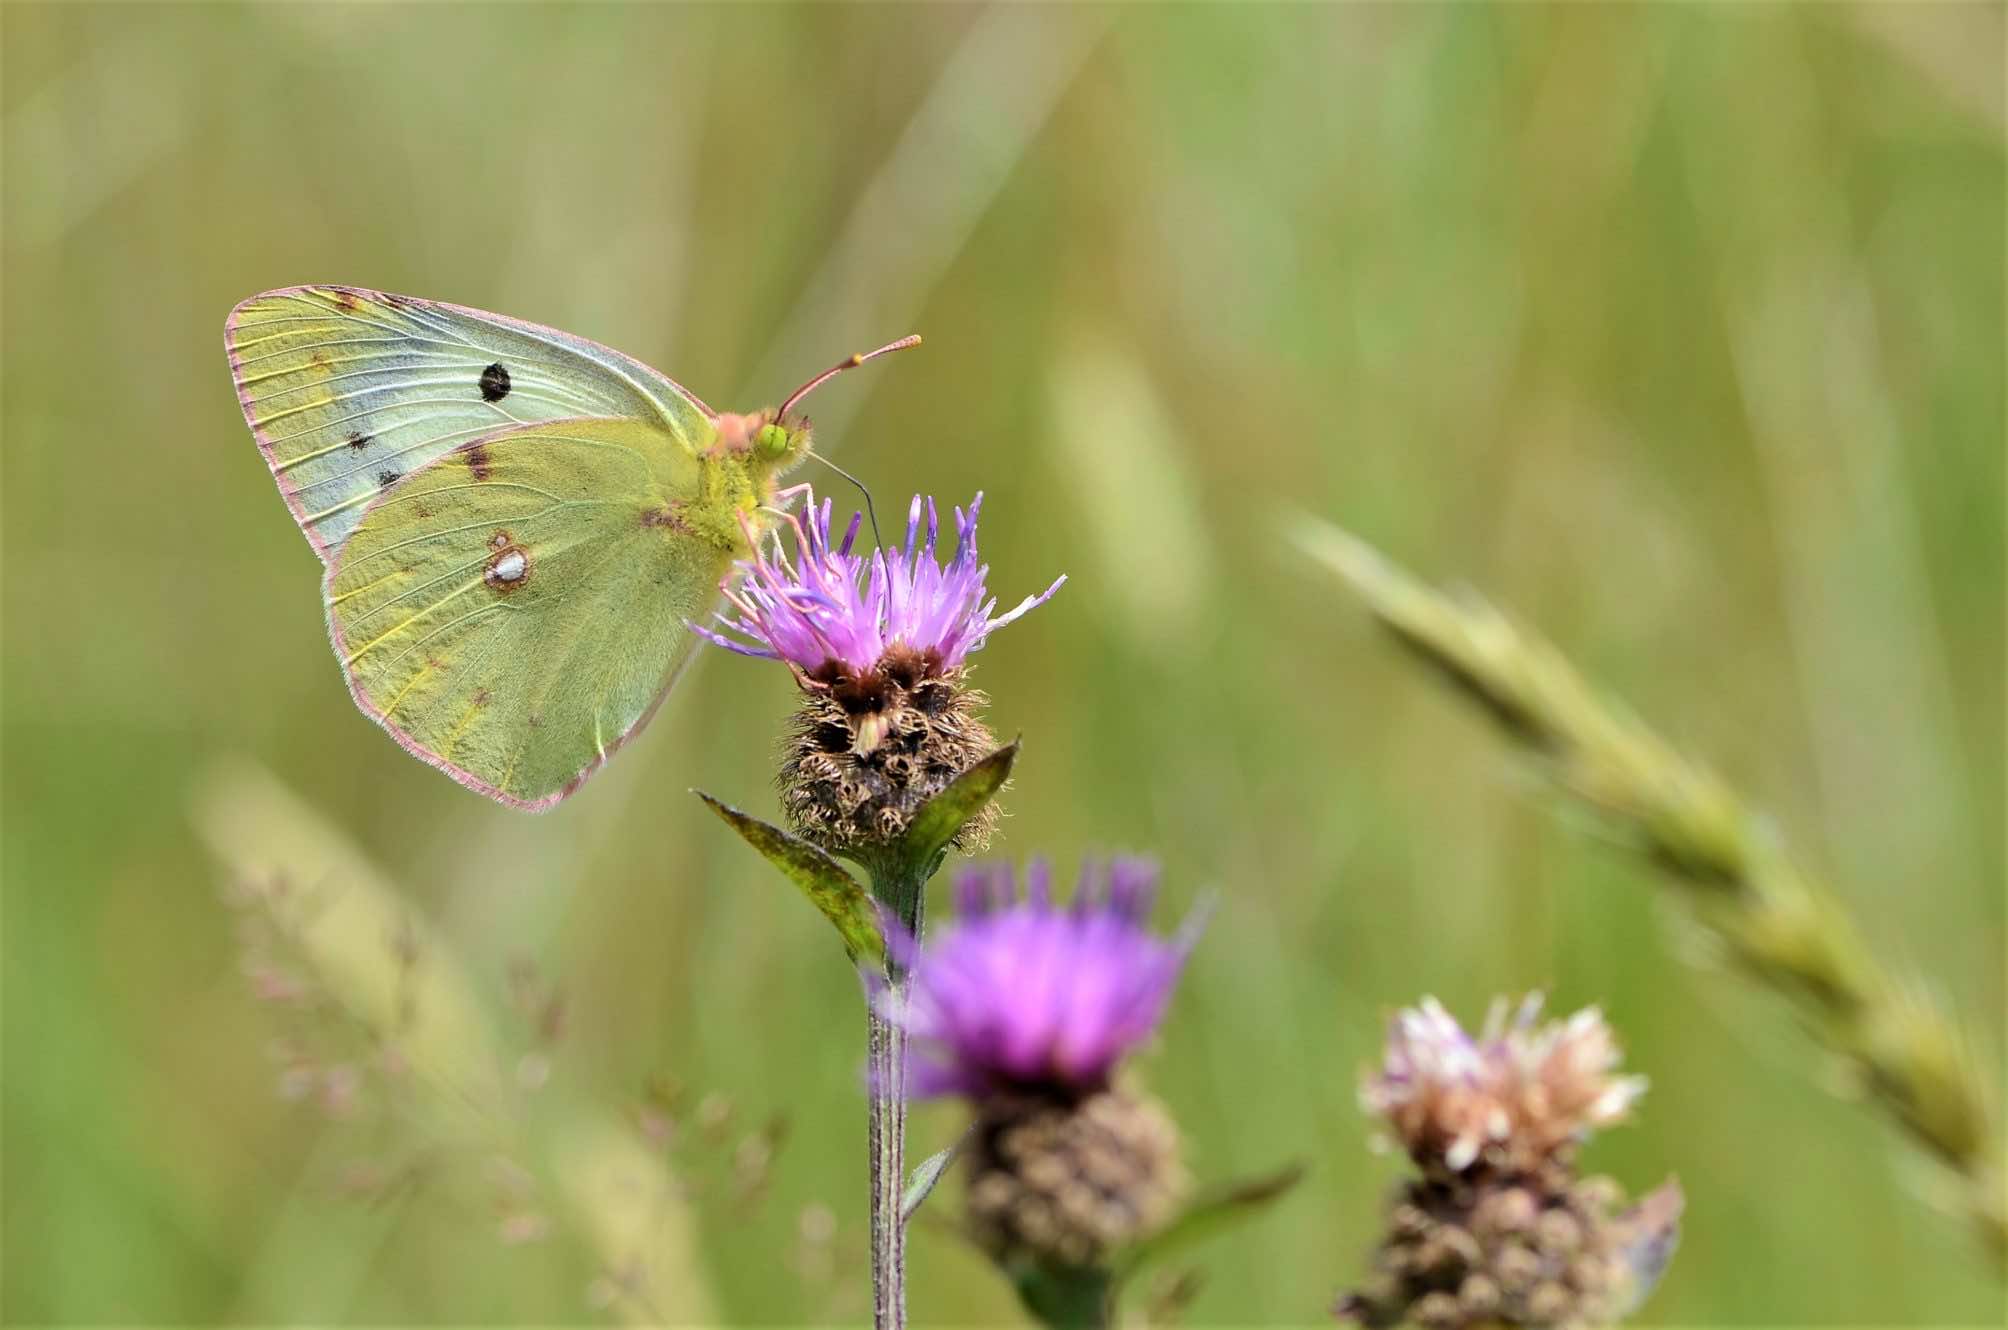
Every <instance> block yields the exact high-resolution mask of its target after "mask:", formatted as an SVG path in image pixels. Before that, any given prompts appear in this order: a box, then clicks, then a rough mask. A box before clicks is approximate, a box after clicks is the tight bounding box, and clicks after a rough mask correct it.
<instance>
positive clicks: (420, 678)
mask: <svg viewBox="0 0 2008 1330" xmlns="http://www.w3.org/2000/svg"><path fill="white" fill-rule="evenodd" d="M700 484H701V477H700V470H699V464H698V462H697V461H696V459H695V458H693V457H692V456H691V454H690V453H689V452H688V451H687V450H686V449H685V448H684V447H683V446H682V444H681V443H680V442H679V441H678V440H677V439H676V438H674V437H673V436H671V435H670V434H669V433H668V432H666V431H665V430H663V429H662V428H660V427H659V426H657V425H653V424H650V423H648V422H646V421H642V420H624V419H589V420H565V421H554V422H546V423H541V424H533V425H524V426H519V427H516V428H512V429H509V430H505V431H502V432H500V433H495V434H490V435H488V436H486V437H485V438H482V439H478V440H476V441H474V442H472V443H469V444H466V445H463V446H462V447H460V448H458V449H455V450H453V451H452V452H449V453H447V454H446V455H445V456H443V457H441V458H438V459H437V460H435V461H434V462H433V463H432V464H431V465H430V466H427V467H425V468H423V469H421V470H419V471H417V472H415V473H414V474H412V475H410V476H409V477H407V478H405V479H404V480H403V481H402V482H400V483H399V484H397V485H396V486H395V487H393V488H391V489H389V490H386V491H385V492H384V493H383V494H381V495H380V496H378V497H377V498H375V499H374V500H373V501H372V502H370V503H369V504H368V505H367V506H365V507H364V508H363V510H362V511H361V513H360V514H359V519H358V521H357V522H356V524H355V528H354V530H353V531H352V532H351V533H350V534H349V537H348V540H347V541H346V543H344V544H343V545H342V546H341V548H340V549H339V550H338V551H336V553H335V555H334V557H333V559H332V561H331V562H330V564H329V566H328V570H327V575H326V578H325V581H324V588H325V592H326V600H327V609H328V629H329V634H330V636H331V637H332V638H333V640H334V646H335V654H336V656H337V657H339V658H340V660H341V662H342V669H343V672H344V673H345V674H346V675H347V677H348V681H349V690H350V692H351V693H353V694H354V696H355V699H356V703H357V705H358V706H360V707H361V708H362V709H363V710H364V711H365V712H366V713H368V714H369V715H370V716H371V717H372V718H373V719H375V720H376V721H377V722H378V723H380V724H381V725H382V726H383V727H384V728H385V729H387V730H389V731H390V733H391V735H392V737H394V738H395V739H396V740H397V741H398V742H399V743H400V744H402V745H403V746H404V748H405V749H406V750H407V751H409V752H410V753H412V754H413V755H415V756H417V757H419V758H421V759H423V760H424V761H426V762H429V763H431V764H432V765H433V766H436V767H438V768H440V769H441V770H442V771H445V772H446V773H447V774H448V775H450V776H452V777H453V778H454V779H455V780H457V781H459V782H460V783H461V784H463V785H466V786H468V787H469V788H471V789H475V790H478V791H480V792H481V793H483V794H486V795H488V796H489V797H490V798H493V799H497V800H499V801H501V802H503V803H506V804H510V805H513V806H515V807H519V808H531V809H538V808H547V807H549V806H550V805H552V804H554V803H556V802H558V801H559V800H560V799H563V798H564V797H565V796H566V795H568V794H570V793H571V792H572V791H573V790H575V789H577V788H578V786H579V785H580V783H581V782H583V781H584V780H585V778H586V777H587V776H588V775H590V774H591V773H592V772H593V771H594V770H596V769H597V768H598V767H599V766H600V765H601V764H602V763H603V762H604V761H605V760H606V758H607V755H608V754H609V753H611V752H612V751H613V750H614V749H616V748H618V747H619V746H620V745H621V743H622V742H623V741H625V740H626V739H627V738H628V737H629V736H630V735H632V734H633V733H634V732H635V731H636V730H638V729H639V728H640V727H641V726H642V724H643V723H644V722H645V721H646V720H647V719H648V716H649V714H650V713H651V712H652V711H653V710H654V708H655V704H656V702H657V701H658V700H659V699H660V698H661V696H662V694H663V692H664V691H665V690H666V689H667V687H668V686H669V684H670V683H671V682H673V681H674V678H675V675H676V673H677V671H678V670H679V669H680V668H681V667H682V665H683V663H684V662H685V661H686V660H687V659H688V657H689V655H690V650H691V646H692V643H693V640H694V638H693V635H692V634H691V632H690V630H689V628H688V627H687V626H686V620H697V619H700V618H702V617H703V615H704V613H705V611H706V610H707V609H708V608H709V607H710V605H711V602H712V601H713V599H714V598H715V596H716V594H717V589H718V579H719V578H720V577H721V576H722V575H723V574H724V573H725V571H726V569H727V567H728V565H729V563H730V561H731V559H732V557H733V554H734V553H735V552H736V551H735V545H736V541H735V539H734V536H733V535H732V534H728V533H731V532H733V531H734V528H733V527H732V526H731V524H730V522H729V521H728V520H723V519H719V518H717V515H716V514H715V513H713V512H712V511H711V509H712V508H724V509H726V510H728V511H729V507H730V505H729V504H723V503H721V504H713V505H709V506H707V505H705V504H704V503H703V496H702V495H701V494H700V493H699V487H700Z"/></svg>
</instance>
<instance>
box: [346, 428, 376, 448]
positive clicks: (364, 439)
mask: <svg viewBox="0 0 2008 1330" xmlns="http://www.w3.org/2000/svg"><path fill="white" fill-rule="evenodd" d="M371 442H372V440H371V438H370V436H369V435H367V434H365V433H363V432H362V431H361V430H359V429H352V430H350V431H349V439H348V443H349V447H351V448H354V449H356V450H357V451H358V452H360V451H361V450H363V449H364V448H367V447H369V446H370V443H371Z"/></svg>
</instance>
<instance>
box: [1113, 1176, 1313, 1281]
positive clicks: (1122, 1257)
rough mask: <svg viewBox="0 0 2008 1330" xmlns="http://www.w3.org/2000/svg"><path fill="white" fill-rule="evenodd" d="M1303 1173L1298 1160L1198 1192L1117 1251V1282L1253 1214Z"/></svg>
mask: <svg viewBox="0 0 2008 1330" xmlns="http://www.w3.org/2000/svg"><path fill="white" fill-rule="evenodd" d="M1303 1177H1304V1165H1303V1163H1302V1162H1301V1161H1299V1162H1293V1163H1290V1164H1288V1165H1285V1166H1284V1167H1283V1168H1280V1169H1278V1170H1277V1171H1276V1172H1274V1173H1270V1174H1266V1175H1264V1176H1262V1177H1255V1178H1240V1179H1237V1180H1235V1181H1233V1182H1226V1183H1222V1184H1220V1185H1218V1186H1215V1187H1210V1188H1208V1189H1207V1190H1205V1191H1203V1192H1201V1193H1200V1194H1199V1195H1198V1196H1196V1197H1194V1198H1193V1201H1192V1204H1190V1205H1188V1206H1186V1207H1185V1209H1184V1210H1183V1211H1182V1212H1181V1213H1180V1214H1179V1216H1178V1218H1176V1219H1174V1220H1172V1221H1171V1223H1169V1224H1168V1225H1166V1226H1165V1227H1164V1228H1161V1229H1159V1230H1158V1231H1157V1232H1156V1233H1153V1234H1152V1235H1151V1236H1150V1237H1147V1238H1145V1239H1144V1240H1143V1241H1141V1242H1139V1243H1137V1244H1135V1245H1134V1246H1132V1247H1130V1248H1128V1249H1127V1250H1125V1251H1122V1252H1120V1253H1118V1254H1117V1255H1116V1257H1115V1260H1114V1261H1113V1262H1112V1263H1111V1269H1112V1271H1113V1273H1114V1277H1115V1282H1116V1284H1117V1285H1118V1286H1120V1285H1121V1284H1122V1283H1123V1282H1124V1281H1126V1280H1129V1279H1131V1278H1134V1277H1135V1276H1136V1275H1137V1274H1138V1273H1140V1272H1141V1271H1143V1270H1144V1269H1146V1268H1147V1267H1149V1266H1152V1265H1156V1264H1158V1263H1160V1262H1162V1261H1164V1260H1165V1259H1166V1258H1168V1257H1170V1256H1172V1255H1173V1254H1175V1253H1177V1252H1180V1251H1183V1250H1184V1249H1186V1248H1187V1247H1190V1246H1192V1245H1193V1244H1195V1243H1198V1242H1203V1241H1204V1240H1206V1239H1207V1238H1210V1237H1212V1236H1213V1235H1214V1234H1216V1233H1220V1232H1222V1231H1224V1230H1226V1229H1229V1228H1232V1227H1233V1226H1234V1225H1236V1224H1239V1223H1241V1222H1243V1221H1245V1220H1249V1219H1253V1218H1255V1216H1257V1215H1259V1214H1261V1213H1262V1212H1263V1211H1264V1210H1266V1209H1268V1207H1269V1206H1270V1205H1271V1204H1273V1203H1274V1202H1275V1201H1276V1200H1277V1199H1278V1198H1280V1197H1281V1196H1282V1195H1283V1194H1284V1193H1285V1192H1287V1191H1289V1190H1290V1188H1292V1187H1294V1186H1296V1185H1297V1184H1298V1183H1299V1182H1301V1181H1302V1180H1303Z"/></svg>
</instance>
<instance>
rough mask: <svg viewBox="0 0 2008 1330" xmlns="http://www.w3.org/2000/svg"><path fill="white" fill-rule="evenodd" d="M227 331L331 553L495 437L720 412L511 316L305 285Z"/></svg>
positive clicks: (272, 450) (323, 551)
mask: <svg viewBox="0 0 2008 1330" xmlns="http://www.w3.org/2000/svg"><path fill="white" fill-rule="evenodd" d="M224 335H225V342H226V346H227V349H228V351H229V354H230V370H231V374H232V376H233V377H234V378H235V380H236V384H237V396H238V400H239V402H240V403H241V404H242V405H243V408H244V417H245V419H246V420H247V421H249V422H250V425H251V432H252V434H253V435H254V436H255V437H256V438H257V440H258V446H259V448H260V450H261V451H262V452H263V453H264V454H265V460H266V461H267V462H268V463H269V464H270V465H271V468H272V473H273V475H274V476H275V477H276V478H277V479H278V482H279V489H280V491H281V492H282V493H283V494H284V495H285V496H286V503H287V505H288V506H289V507H290V508H291V509H292V510H293V516H294V517H295V518H296V519H297V520H298V521H299V523H300V527H301V529H302V530H303V531H305V532H306V534H307V539H308V540H309V541H310V542H312V544H313V546H314V549H315V551H316V552H317V553H319V554H320V556H321V558H322V559H323V560H324V561H329V560H331V559H332V557H333V555H334V553H335V551H337V550H338V549H340V547H341V545H342V543H343V542H344V541H345V540H347V539H348V537H349V535H350V533H351V532H353V531H354V530H355V529H356V526H357V523H358V522H359V521H360V520H361V518H362V514H363V510H364V508H365V507H366V506H367V505H368V504H369V503H370V501H371V500H372V499H373V498H374V497H375V496H376V495H377V494H378V493H380V492H382V491H384V490H387V489H389V488H390V487H391V486H393V485H395V484H397V483H398V482H399V481H400V480H402V479H403V478H405V477H406V476H409V475H411V474H413V473H414V472H416V471H418V470H420V469H421V468H422V467H424V466H425V465H426V464H427V463H429V462H431V461H433V460H434V459H436V458H438V457H440V456H441V455H443V454H445V453H447V452H449V451H451V450H452V449H454V448H456V447H458V446H460V445H462V444H465V443H468V442H470V441H471V440H473V439H476V438H479V437H481V436H482V435H485V434H490V433H493V432H495V431H497V430H503V429H508V428H510V427H512V426H515V425H520V424H525V423H530V422H535V421H544V420H563V419H575V418H580V417H610V418H623V419H631V420H638V421H646V422H649V423H650V424H652V425H653V426H654V427H655V429H656V430H657V431H658V432H659V433H664V434H666V435H667V436H669V437H671V438H673V439H674V440H676V441H678V442H680V443H681V444H683V445H684V446H685V447H686V448H701V447H703V446H705V445H707V444H708V443H709V442H710V439H711V424H710V417H711V412H710V409H709V408H708V407H706V406H705V405H704V404H703V403H702V402H700V401H699V400H698V399H697V398H696V397H694V396H692V395H691V394H690V393H689V392H688V391H686V390H685V389H684V388H682V387H681V386H680V385H678V384H677V383H676V382H675V381H673V380H671V379H669V378H668V377H666V376H665V375H663V374H660V373H658V372H657V371H655V370H653V369H650V368H649V367H648V366H646V365H644V364H642V363H641V362H640V361H637V360H633V359H630V358H629V357H627V356H624V355H621V354H620V353H619V352H617V351H613V350H609V349H608V348H606V347H603V346H600V345H598V344H597V343H594V342H590V341H587V340H586V339H584V338H582V337H574V336H572V335H571V334H569V333H564V332H559V331H558V330H557V329H555V328H545V327H540V326H538V325H536V324H532V323H524V322H521V321H520V320H516V319H511V318H507V317H505V316H503V315H500V314H488V313H484V312H482V311H480V310H473V309H463V308H461V307H460V306H457V305H447V304H441V303H438V302H435V301H429V300H416V299H413V298H411V297H409V296H396V295H390V294H387V293H385V292H381V291H367V290H362V289H360V288H355V287H344V286H299V287H289V288H286V289H284V290H279V291H268V292H266V293H265V294H263V295H258V296H253V297H251V298H250V299H249V300H246V301H245V302H244V303H243V304H241V305H239V306H238V307H237V308H236V309H235V310H233V311H232V312H231V315H230V319H229V322H228V323H227V325H226V327H225V334H224Z"/></svg>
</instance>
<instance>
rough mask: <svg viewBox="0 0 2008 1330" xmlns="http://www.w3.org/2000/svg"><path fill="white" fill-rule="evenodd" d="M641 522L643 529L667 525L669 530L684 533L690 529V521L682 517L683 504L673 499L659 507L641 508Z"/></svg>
mask: <svg viewBox="0 0 2008 1330" xmlns="http://www.w3.org/2000/svg"><path fill="white" fill-rule="evenodd" d="M641 524H642V527H643V529H644V530H646V529H647V528H649V527H667V528H669V529H670V530H671V531H680V532H683V533H685V534H686V535H687V534H689V532H690V529H691V528H690V523H689V522H686V521H685V520H684V519H683V505H682V504H681V503H679V502H677V501H675V500H671V501H670V502H668V503H666V504H664V505H662V506H661V507H660V508H644V509H642V510H641Z"/></svg>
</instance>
